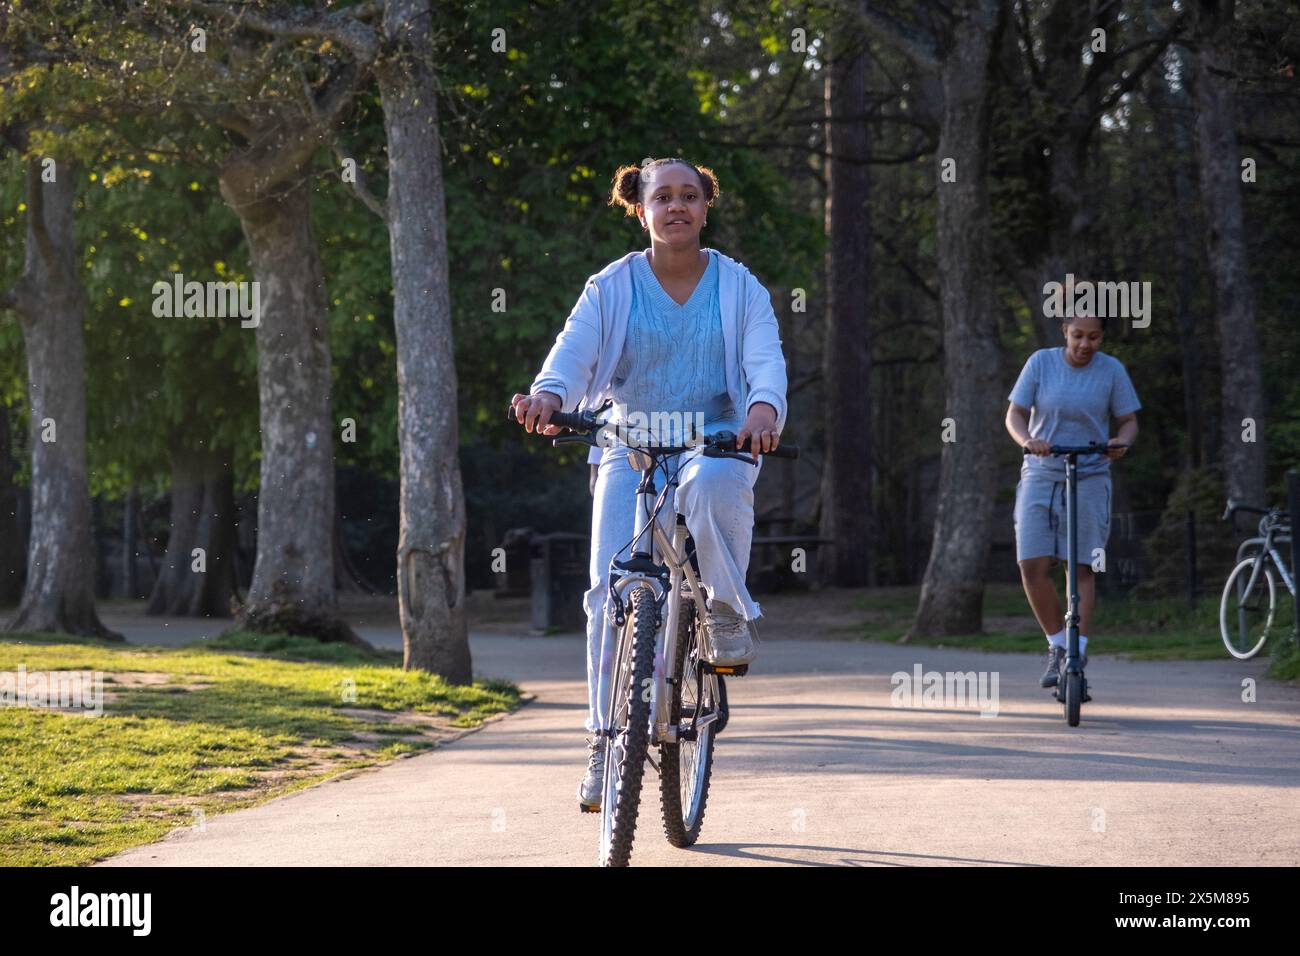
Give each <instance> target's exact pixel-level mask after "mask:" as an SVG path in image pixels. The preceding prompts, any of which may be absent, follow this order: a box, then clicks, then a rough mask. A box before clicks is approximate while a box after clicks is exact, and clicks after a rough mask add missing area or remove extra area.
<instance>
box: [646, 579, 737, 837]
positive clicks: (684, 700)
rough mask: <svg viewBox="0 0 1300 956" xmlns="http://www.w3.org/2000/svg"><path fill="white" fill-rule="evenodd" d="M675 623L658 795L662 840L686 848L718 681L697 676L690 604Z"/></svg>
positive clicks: (706, 765) (706, 761) (701, 799)
mask: <svg viewBox="0 0 1300 956" xmlns="http://www.w3.org/2000/svg"><path fill="white" fill-rule="evenodd" d="M678 621H679V624H678V627H677V651H676V658H677V659H676V661H675V662H674V665H673V670H672V673H673V676H674V677H676V678H677V683H676V684H674V685H673V688H672V697H671V700H672V703H671V705H670V708H669V716H670V719H671V721H672V724H673V726H674V727H676V728H677V740H676V742H675V743H664V744H663V745H662V746H660V748H659V794H660V803H661V805H662V807H663V816H664V836H666V837H667V838H668V842H669V843H671V844H672V845H673V846H677V847H686V846H691V845H692V844H693V843H695V841H696V840H697V839H699V836H700V827H701V826H703V824H704V806H705V804H706V803H708V800H709V776H710V774H711V773H712V771H713V737H714V734H715V733H716V732H717V730H718V717H719V714H718V708H719V697H720V690H721V689H720V685H721V683H722V678H720V677H719V676H718V675H717V674H707V673H702V672H701V671H700V643H699V638H698V632H699V627H700V622H699V616H698V614H697V613H696V609H695V602H694V601H692V600H691V599H690V598H682V604H681V613H680V614H679V615H678ZM692 726H693V727H694V730H692Z"/></svg>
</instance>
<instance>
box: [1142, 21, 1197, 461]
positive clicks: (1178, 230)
mask: <svg viewBox="0 0 1300 956" xmlns="http://www.w3.org/2000/svg"><path fill="white" fill-rule="evenodd" d="M1152 19H1153V20H1154V18H1152ZM1180 59H1181V60H1182V61H1183V69H1182V70H1181V73H1182V75H1183V76H1184V77H1186V75H1187V68H1186V66H1187V65H1186V59H1185V58H1183V57H1181V56H1180ZM1150 95H1151V106H1152V115H1153V117H1154V120H1155V128H1156V140H1157V142H1159V143H1162V144H1165V145H1164V146H1163V147H1162V150H1168V147H1169V145H1170V144H1172V145H1173V150H1172V151H1171V152H1169V154H1168V155H1167V157H1166V160H1165V161H1166V162H1168V163H1169V164H1170V166H1171V167H1172V172H1171V176H1172V180H1173V194H1174V209H1173V215H1174V227H1173V236H1172V237H1171V240H1170V245H1171V246H1172V254H1171V255H1170V257H1169V258H1170V260H1171V261H1172V262H1173V263H1175V267H1176V270H1177V286H1176V289H1177V292H1176V294H1175V296H1174V316H1175V324H1176V325H1177V327H1178V347H1179V354H1180V356H1181V359H1182V367H1183V376H1182V378H1183V422H1184V425H1185V427H1186V430H1187V451H1186V457H1185V459H1184V467H1185V468H1199V467H1201V462H1202V459H1203V456H1202V451H1201V449H1202V442H1203V441H1204V436H1203V435H1202V434H1201V432H1202V429H1203V428H1204V425H1203V424H1202V422H1203V416H1202V413H1201V347H1200V336H1199V334H1198V330H1197V325H1198V322H1197V311H1196V294H1197V289H1198V286H1199V282H1200V270H1199V269H1198V263H1197V258H1196V249H1195V236H1196V229H1195V209H1196V204H1197V202H1198V201H1199V200H1198V197H1197V196H1196V190H1195V185H1194V183H1193V180H1192V174H1191V169H1190V163H1191V157H1192V156H1193V155H1194V151H1193V144H1192V131H1191V123H1190V119H1189V118H1190V116H1191V115H1192V103H1191V97H1190V96H1189V95H1188V93H1187V86H1186V83H1185V82H1184V83H1183V84H1181V85H1179V86H1175V85H1174V84H1173V83H1172V81H1171V79H1170V78H1169V77H1167V76H1163V75H1159V74H1155V75H1153V76H1152V83H1151V90H1150Z"/></svg>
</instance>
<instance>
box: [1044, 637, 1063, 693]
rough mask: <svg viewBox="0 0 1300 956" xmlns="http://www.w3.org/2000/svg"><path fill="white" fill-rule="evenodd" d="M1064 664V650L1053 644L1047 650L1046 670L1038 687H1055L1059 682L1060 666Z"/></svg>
mask: <svg viewBox="0 0 1300 956" xmlns="http://www.w3.org/2000/svg"><path fill="white" fill-rule="evenodd" d="M1064 662H1065V648H1064V647H1057V646H1056V645H1055V644H1052V645H1049V646H1048V648H1047V670H1045V671H1043V678H1042V680H1040V681H1039V682H1038V686H1039V687H1055V686H1056V685H1057V684H1059V683H1060V682H1061V665H1062V664H1063V663H1064Z"/></svg>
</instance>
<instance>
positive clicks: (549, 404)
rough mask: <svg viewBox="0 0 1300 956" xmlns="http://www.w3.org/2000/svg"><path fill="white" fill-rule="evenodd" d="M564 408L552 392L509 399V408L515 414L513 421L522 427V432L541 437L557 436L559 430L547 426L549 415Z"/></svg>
mask: <svg viewBox="0 0 1300 956" xmlns="http://www.w3.org/2000/svg"><path fill="white" fill-rule="evenodd" d="M563 407H564V403H563V402H562V401H560V396H558V395H556V394H555V393H554V392H537V393H535V394H533V395H519V394H516V395H515V397H514V398H512V399H510V408H511V409H512V410H513V411H514V413H515V421H517V422H519V424H521V425H523V426H524V431H528V432H531V431H533V430H534V426H535V427H536V431H537V432H538V433H539V434H542V435H558V434H559V433H560V429H559V428H557V427H556V426H555V425H551V424H549V422H550V420H551V413H552V412H558V411H560V410H561V409H562V408H563Z"/></svg>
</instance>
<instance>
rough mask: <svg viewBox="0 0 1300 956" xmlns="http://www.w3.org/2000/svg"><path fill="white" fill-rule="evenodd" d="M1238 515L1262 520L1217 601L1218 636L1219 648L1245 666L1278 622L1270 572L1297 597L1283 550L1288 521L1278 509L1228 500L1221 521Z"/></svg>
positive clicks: (1242, 548) (1274, 583)
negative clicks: (1238, 513) (1247, 515)
mask: <svg viewBox="0 0 1300 956" xmlns="http://www.w3.org/2000/svg"><path fill="white" fill-rule="evenodd" d="M1238 511H1248V512H1252V513H1254V514H1260V515H1263V516H1264V517H1263V518H1261V519H1260V522H1259V536H1258V537H1255V538H1247V539H1246V540H1245V541H1243V542H1242V543H1241V544H1240V546H1239V547H1238V548H1237V563H1236V566H1235V567H1234V568H1233V569H1232V572H1231V573H1230V574H1229V575H1228V580H1227V582H1226V583H1225V584H1224V586H1223V597H1222V598H1221V599H1220V600H1219V632H1220V634H1221V635H1222V636H1223V646H1224V647H1226V648H1227V649H1228V653H1229V654H1231V655H1232V656H1233V657H1235V658H1237V659H1238V660H1243V661H1244V660H1248V659H1250V658H1252V657H1254V656H1255V655H1256V654H1258V653H1259V652H1260V649H1261V648H1263V646H1264V642H1265V641H1267V640H1268V636H1269V634H1270V632H1271V631H1272V629H1273V625H1274V623H1275V621H1276V620H1277V606H1278V604H1277V581H1276V579H1275V578H1274V576H1273V568H1277V573H1278V575H1279V576H1280V577H1281V579H1282V583H1283V584H1284V585H1286V589H1287V590H1288V591H1290V592H1291V598H1292V600H1293V601H1294V600H1295V597H1296V582H1295V578H1294V577H1293V576H1292V574H1291V569H1290V568H1288V567H1287V563H1286V559H1285V558H1284V557H1283V555H1284V553H1285V551H1284V549H1283V547H1282V546H1283V545H1287V546H1289V545H1290V544H1291V516H1290V515H1289V514H1288V513H1287V512H1285V511H1283V510H1282V509H1281V508H1258V507H1255V506H1253V505H1244V504H1241V503H1239V502H1236V501H1233V500H1232V499H1231V498H1229V499H1228V507H1227V510H1226V511H1224V512H1223V520H1224V521H1230V520H1232V518H1233V517H1234V516H1235V515H1236V513H1237V512H1238Z"/></svg>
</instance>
